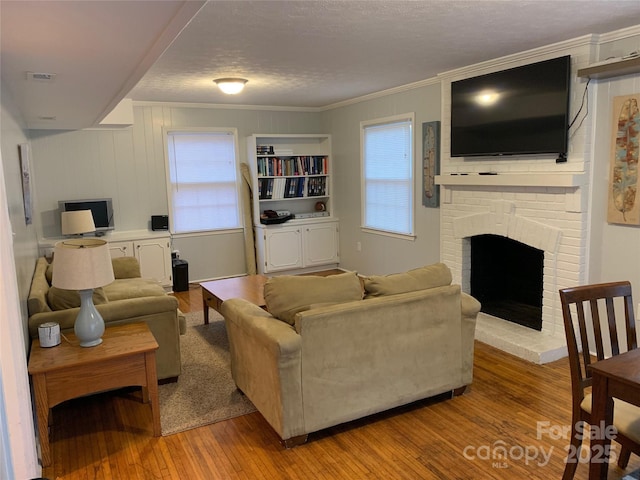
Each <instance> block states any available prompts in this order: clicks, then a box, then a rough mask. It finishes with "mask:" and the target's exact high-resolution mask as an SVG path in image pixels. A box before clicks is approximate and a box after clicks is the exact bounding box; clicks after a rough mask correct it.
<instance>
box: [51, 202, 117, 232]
mask: <svg viewBox="0 0 640 480" xmlns="http://www.w3.org/2000/svg"><path fill="white" fill-rule="evenodd" d="M58 204H59V207H60V212H72V211H76V210H91V214H92V215H93V223H94V224H95V226H96V232H105V231H107V230H113V229H114V224H113V202H112V201H111V199H110V198H94V199H89V200H61V201H60V202H58Z"/></svg>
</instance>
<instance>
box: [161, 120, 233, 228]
mask: <svg viewBox="0 0 640 480" xmlns="http://www.w3.org/2000/svg"><path fill="white" fill-rule="evenodd" d="M236 145H237V142H236V132H235V129H233V130H224V131H206V132H204V131H203V132H200V131H198V132H193V131H190V132H188V131H168V132H167V159H168V165H167V168H168V175H167V177H168V190H169V192H168V193H169V209H170V212H171V215H170V222H171V231H172V233H189V232H203V231H211V230H225V229H232V228H240V227H241V226H242V219H241V217H240V207H239V203H240V201H239V187H238V181H237V171H238V167H237V165H238V159H237V157H238V155H237V148H236Z"/></svg>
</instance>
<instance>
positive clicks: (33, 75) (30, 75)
mask: <svg viewBox="0 0 640 480" xmlns="http://www.w3.org/2000/svg"><path fill="white" fill-rule="evenodd" d="M55 78H56V74H55V73H42V72H27V80H37V81H40V82H53V81H54V80H55Z"/></svg>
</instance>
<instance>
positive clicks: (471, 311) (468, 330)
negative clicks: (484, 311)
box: [460, 292, 481, 384]
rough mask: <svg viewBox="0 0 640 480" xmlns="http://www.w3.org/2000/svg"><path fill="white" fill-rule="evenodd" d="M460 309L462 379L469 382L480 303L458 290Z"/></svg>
mask: <svg viewBox="0 0 640 480" xmlns="http://www.w3.org/2000/svg"><path fill="white" fill-rule="evenodd" d="M460 306H461V310H462V340H461V341H462V344H461V346H462V368H463V376H464V380H465V382H466V383H467V384H470V383H471V381H472V380H473V350H474V341H475V336H476V319H477V317H478V313H479V312H480V308H481V304H480V302H479V301H478V300H476V299H475V298H474V297H472V296H471V295H469V294H468V293H464V292H460Z"/></svg>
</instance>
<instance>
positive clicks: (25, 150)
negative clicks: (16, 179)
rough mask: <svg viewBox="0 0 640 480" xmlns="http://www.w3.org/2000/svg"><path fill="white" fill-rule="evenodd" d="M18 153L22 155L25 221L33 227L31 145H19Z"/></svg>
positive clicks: (21, 169) (21, 168)
mask: <svg viewBox="0 0 640 480" xmlns="http://www.w3.org/2000/svg"><path fill="white" fill-rule="evenodd" d="M18 153H19V155H20V173H21V177H22V199H23V202H24V221H25V223H26V224H27V225H31V222H32V221H33V218H32V214H33V211H32V205H31V167H30V165H29V163H30V159H29V144H27V143H21V144H20V145H18Z"/></svg>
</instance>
